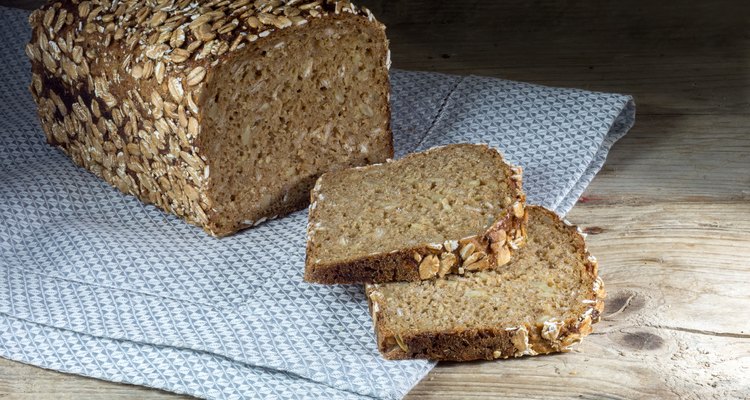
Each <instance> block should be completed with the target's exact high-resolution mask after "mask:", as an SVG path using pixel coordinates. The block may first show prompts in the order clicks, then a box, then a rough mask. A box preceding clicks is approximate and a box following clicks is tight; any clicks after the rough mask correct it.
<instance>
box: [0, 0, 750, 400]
mask: <svg viewBox="0 0 750 400" xmlns="http://www.w3.org/2000/svg"><path fill="white" fill-rule="evenodd" d="M8 1H12V2H13V3H14V4H15V5H21V6H24V7H26V8H29V7H31V6H32V5H35V4H39V2H38V1H27V0H0V4H5V3H7V2H8ZM362 3H364V4H366V5H368V6H369V7H370V8H371V9H373V11H374V12H375V13H376V15H378V16H379V17H380V19H381V20H383V21H384V22H386V24H387V25H388V35H389V37H390V39H391V47H392V51H393V61H394V67H397V68H404V69H420V70H432V71H441V72H448V73H460V74H480V75H490V76H497V77H501V78H506V79H515V80H523V81H530V82H536V83H542V84H547V85H556V86H565V87H581V88H586V89H592V90H602V91H615V92H621V93H629V94H633V95H634V96H635V99H636V103H637V105H638V120H637V123H636V126H635V127H634V129H633V130H632V131H631V132H630V133H629V134H628V135H627V136H626V137H625V138H623V139H622V140H621V141H620V142H619V143H618V144H617V145H615V147H614V148H613V149H612V151H611V153H610V155H609V158H608V160H607V163H606V165H605V166H604V169H603V170H602V171H601V173H600V174H599V175H598V176H597V177H596V178H595V179H594V181H593V182H592V184H591V185H590V186H589V188H588V189H587V191H586V193H585V195H584V196H583V198H582V201H580V202H579V203H578V204H577V205H576V207H575V208H574V209H573V211H571V213H570V214H569V216H568V217H569V219H570V220H571V221H573V222H575V223H578V224H580V225H581V226H582V227H583V228H584V229H585V230H586V231H588V232H590V235H589V237H588V243H589V247H590V249H591V252H592V253H593V254H595V255H596V256H597V257H598V258H599V261H600V266H601V272H602V275H603V278H604V281H605V283H606V287H607V290H608V292H609V298H608V302H607V308H606V311H605V313H604V317H603V321H602V322H601V323H599V324H598V325H596V326H595V332H594V334H593V335H591V336H590V337H589V338H587V340H585V341H584V342H583V343H582V345H581V346H579V347H578V348H577V349H576V350H575V351H574V352H571V353H568V354H563V355H555V356H545V357H537V358H525V359H517V360H509V361H502V362H475V363H464V364H456V363H442V364H440V365H438V367H436V368H435V369H434V370H433V371H432V372H431V373H430V374H429V375H428V377H427V378H426V379H425V380H424V381H422V382H421V383H419V384H418V385H417V386H416V387H415V388H414V389H413V390H412V392H411V393H410V394H409V395H408V396H407V398H409V399H453V398H487V399H490V398H491V399H496V398H584V399H631V398H663V399H708V398H716V399H733V398H737V399H741V398H750V379H749V378H748V377H749V376H750V321H748V318H747V314H748V312H747V310H748V309H749V308H750V295H748V288H749V287H750V128H749V127H750V73H748V71H750V29H748V19H747V16H748V15H750V2H746V1H730V0H722V1H702V2H679V3H674V2H655V1H648V0H638V1H630V2H599V1H595V0H585V1H578V2H572V1H562V2H561V1H552V0H535V1H532V2H522V1H511V2H497V1H491V0H476V1H456V0H453V1H447V0H432V1H426V0H413V1H410V2H398V1H384V0H366V1H364V2H362ZM179 397H180V396H175V395H170V394H167V393H164V392H160V391H156V390H150V389H144V388H139V387H134V386H127V385H120V384H114V383H108V382H102V381H98V380H94V379H88V378H82V377H77V376H72V375H65V374H61V373H58V372H53V371H46V370H42V369H39V368H34V367H30V366H26V365H22V364H18V363H15V362H11V361H7V360H3V359H0V398H13V399H16V398H18V399H32V398H33V399H59V398H90V399H161V398H179Z"/></svg>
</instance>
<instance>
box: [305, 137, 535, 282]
mask: <svg viewBox="0 0 750 400" xmlns="http://www.w3.org/2000/svg"><path fill="white" fill-rule="evenodd" d="M459 145H467V144H459ZM484 146H485V147H486V148H487V149H488V150H489V151H497V150H494V149H490V148H489V146H486V145H484ZM433 149H435V148H433ZM433 149H429V150H426V151H430V150H433ZM415 154H417V153H415ZM415 154H409V155H407V156H406V157H405V158H407V157H412V156H414V155H415ZM498 154H499V152H498ZM501 157H502V155H501ZM390 161H391V160H389V162H390ZM372 167H373V166H370V167H365V168H372ZM508 168H509V170H513V168H514V167H510V166H508ZM518 172H520V169H518ZM335 173H337V172H332V173H329V174H335ZM513 176H515V178H513ZM320 182H321V180H320V179H319V180H318V183H320ZM507 184H508V186H509V187H510V188H512V190H513V191H514V192H515V198H514V202H513V204H519V205H520V207H522V208H523V210H522V215H520V216H517V215H516V214H515V213H514V211H513V209H512V206H511V207H509V208H508V209H507V210H506V211H505V213H503V214H502V216H501V217H500V218H499V219H498V220H497V221H495V223H494V224H493V225H492V226H491V227H490V228H489V229H487V231H485V232H484V233H481V234H478V235H475V236H471V237H467V238H453V239H452V240H456V241H459V242H462V243H463V242H469V241H471V242H473V243H474V244H475V246H476V248H477V250H478V251H484V252H485V253H486V254H488V255H489V256H488V259H489V260H491V261H490V263H489V265H488V266H487V268H492V267H494V266H495V264H496V257H495V252H494V251H493V250H492V248H491V245H492V244H493V243H494V242H496V241H497V236H496V235H497V233H498V232H501V231H502V232H503V233H506V234H507V235H508V236H509V237H513V236H516V235H518V236H519V238H520V240H519V241H518V242H519V243H521V244H522V243H523V238H525V237H526V221H527V219H528V214H527V213H526V210H525V204H526V195H525V194H524V193H523V189H522V187H521V186H522V183H521V178H520V174H508V178H507ZM316 200H317V186H316V188H314V189H313V190H312V192H311V193H310V202H311V203H312V204H314V203H315V201H316ZM309 213H310V215H309V217H308V219H309V221H311V222H312V221H314V220H315V207H314V206H311V208H310V212H309ZM308 233H309V228H308ZM310 239H311V238H310V236H309V235H308V240H307V251H306V259H305V275H304V280H305V281H306V282H311V283H322V284H329V285H330V284H350V283H386V282H398V281H410V282H413V281H419V280H421V278H420V275H419V264H420V262H419V261H418V260H417V259H418V258H419V259H421V258H424V257H426V256H429V255H435V256H439V255H440V254H443V253H445V252H446V250H445V249H436V248H434V247H431V246H429V244H427V243H425V244H423V245H420V246H415V247H410V248H405V249H400V250H398V251H395V252H391V253H381V254H373V255H370V256H365V257H357V258H351V259H348V260H342V261H339V262H335V263H327V264H323V263H318V264H316V263H315V262H314V259H315V254H314V250H313V247H312V241H311V240H310ZM505 248H506V250H508V251H510V253H511V254H512V253H513V250H512V249H510V248H509V247H508V246H507V245H506V246H505ZM452 253H454V255H456V256H457V257H459V249H456V250H454V251H452ZM415 255H419V257H415ZM458 259H459V260H460V258H458ZM455 272H456V271H453V273H455Z"/></svg>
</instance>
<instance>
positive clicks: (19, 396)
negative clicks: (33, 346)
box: [0, 358, 192, 400]
mask: <svg viewBox="0 0 750 400" xmlns="http://www.w3.org/2000/svg"><path fill="white" fill-rule="evenodd" d="M190 398H192V397H187V396H179V395H176V394H173V393H168V392H163V391H161V390H156V389H148V388H144V387H141V386H133V385H124V384H119V383H112V382H105V381H100V380H98V379H92V378H84V377H80V376H76V375H68V374H63V373H60V372H56V371H50V370H46V369H41V368H37V367H33V366H30V365H26V364H21V363H18V362H15V361H10V360H6V359H4V358H0V399H3V400H5V399H7V400H11V399H13V400H37V399H55V400H77V399H87V400H140V399H143V400H163V399H174V400H178V399H190Z"/></svg>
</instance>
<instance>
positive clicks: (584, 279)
mask: <svg viewBox="0 0 750 400" xmlns="http://www.w3.org/2000/svg"><path fill="white" fill-rule="evenodd" d="M527 210H528V214H529V221H528V228H527V231H528V236H527V241H526V245H525V246H524V247H523V248H521V249H520V250H519V251H518V253H517V254H516V255H515V256H514V258H513V260H511V261H510V262H509V263H508V264H507V265H505V266H503V267H502V268H497V269H493V270H486V271H479V272H469V273H466V274H465V275H463V276H459V275H451V276H448V277H446V278H444V279H436V280H431V281H425V282H410V283H387V284H375V285H367V287H366V291H367V297H368V300H369V303H370V311H371V312H372V318H373V324H374V326H375V330H376V333H377V340H378V347H379V349H380V351H381V352H382V353H383V356H384V357H385V358H388V359H408V358H427V359H432V360H454V361H468V360H476V359H487V360H491V359H496V358H508V357H519V356H522V355H535V354H545V353H552V352H559V351H565V350H567V349H568V348H569V347H570V346H571V345H573V344H574V343H577V342H579V341H580V340H581V338H582V337H583V336H586V335H588V334H589V333H590V332H591V324H592V323H594V322H597V321H598V319H599V313H600V312H601V311H602V310H603V308H604V300H603V299H604V296H605V292H604V286H603V283H602V281H601V279H600V278H599V277H598V275H597V264H596V260H595V259H594V258H593V257H592V256H591V255H589V253H588V252H587V250H586V246H585V243H584V240H583V237H582V235H581V234H579V232H578V231H577V229H576V228H575V227H573V226H570V225H568V224H567V223H565V222H563V221H562V220H560V218H559V217H557V216H556V215H555V214H554V213H553V212H551V211H548V210H546V209H543V208H541V207H536V206H529V207H528V208H527Z"/></svg>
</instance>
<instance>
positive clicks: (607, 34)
mask: <svg viewBox="0 0 750 400" xmlns="http://www.w3.org/2000/svg"><path fill="white" fill-rule="evenodd" d="M364 3H365V4H367V5H369V6H370V7H371V8H372V9H373V11H374V12H375V14H376V15H377V16H378V17H379V18H380V19H381V20H383V21H384V22H385V23H386V25H387V26H388V31H387V32H388V35H389V37H390V40H391V48H392V53H393V63H394V64H393V65H394V66H395V67H398V68H404V69H427V70H433V71H441V72H448V73H459V74H479V75H488V76H496V77H501V78H506V79H513V80H521V81H529V82H537V83H541V84H546V85H552V86H564V87H580V88H584V89H591V90H600V91H614V92H622V93H629V94H633V95H634V96H635V98H636V101H637V103H638V112H639V114H641V115H644V114H673V113H679V114H686V113H690V114H705V113H745V114H746V113H748V112H749V111H750V74H748V73H747V71H748V65H750V33H748V32H750V30H748V29H747V17H746V16H747V15H750V2H740V1H730V0H722V1H707V2H688V3H680V5H679V6H677V5H675V4H671V3H664V2H648V1H638V2H619V3H611V2H607V3H602V2H597V1H594V0H589V1H580V2H559V1H554V0H549V1H534V2H489V1H478V2H473V3H472V4H470V5H469V4H467V3H466V2H460V1H459V2H456V1H447V0H440V1H431V2H424V1H410V2H397V3H395V4H394V2H388V1H375V0H373V1H365V2H364ZM427 3H429V4H427Z"/></svg>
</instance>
